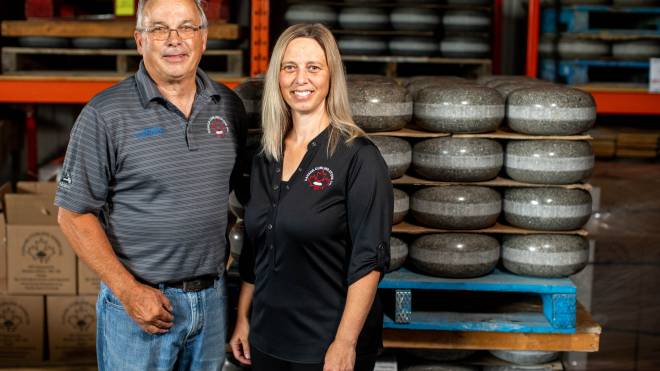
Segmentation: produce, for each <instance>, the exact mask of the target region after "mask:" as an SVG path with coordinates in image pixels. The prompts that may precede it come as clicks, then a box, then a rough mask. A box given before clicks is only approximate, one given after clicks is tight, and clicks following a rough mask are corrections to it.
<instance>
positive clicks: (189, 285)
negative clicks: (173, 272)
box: [142, 274, 218, 292]
mask: <svg viewBox="0 0 660 371" xmlns="http://www.w3.org/2000/svg"><path fill="white" fill-rule="evenodd" d="M216 279H218V278H217V277H213V276H211V275H208V274H207V275H205V276H200V277H196V278H194V279H192V280H189V281H181V282H170V283H165V288H166V289H167V288H173V289H183V292H197V291H202V290H204V289H208V288H209V287H211V286H213V285H214V283H215V280H216ZM142 284H144V285H147V286H151V287H153V288H156V289H158V288H160V284H154V283H149V282H142Z"/></svg>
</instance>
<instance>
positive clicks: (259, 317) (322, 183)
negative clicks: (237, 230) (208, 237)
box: [239, 127, 394, 363]
mask: <svg viewBox="0 0 660 371" xmlns="http://www.w3.org/2000/svg"><path fill="white" fill-rule="evenodd" d="M329 132H330V127H328V128H327V129H326V130H325V131H323V132H322V133H321V134H319V136H318V137H316V138H315V139H314V140H312V141H311V142H310V143H309V145H308V147H307V153H306V154H305V156H304V158H303V159H302V161H301V163H300V165H299V168H298V169H297V170H296V171H295V173H294V174H293V175H292V176H291V178H290V179H289V181H288V182H285V183H282V182H281V177H282V162H281V161H280V162H273V161H269V160H268V159H267V158H266V157H265V156H264V155H257V156H255V158H254V161H253V164H252V174H251V179H250V192H251V196H250V200H249V201H248V203H247V204H246V205H245V231H246V236H245V239H244V244H243V250H242V252H241V257H240V259H239V270H240V274H241V278H242V279H243V280H244V281H246V282H248V283H252V284H254V285H255V287H254V295H253V309H252V317H251V320H250V335H249V341H250V345H251V346H254V347H256V348H257V349H259V350H260V351H262V352H263V353H266V354H268V355H271V356H273V357H276V358H279V359H283V360H286V361H290V362H297V363H323V361H324V359H325V354H326V352H327V350H328V348H329V347H330V344H332V342H333V341H334V338H335V335H336V333H337V329H338V327H339V323H340V322H341V317H342V314H343V312H344V306H345V304H346V297H347V294H348V287H349V286H350V285H352V284H353V283H355V282H356V281H358V280H359V279H360V278H362V277H363V276H364V275H365V274H367V273H369V272H371V271H372V270H374V269H379V270H380V272H381V277H380V278H381V279H382V277H383V275H384V274H385V272H387V269H388V268H389V264H390V246H389V242H390V233H391V229H392V212H393V204H394V196H393V190H392V182H391V181H390V177H389V173H388V170H387V165H386V164H385V161H384V160H383V158H382V156H381V155H380V152H379V151H378V148H377V147H376V146H375V145H374V144H373V143H371V141H369V140H367V139H365V138H357V139H355V140H354V141H353V142H352V143H351V145H347V144H345V143H344V142H343V141H340V143H339V144H338V146H337V149H336V151H335V153H334V154H333V155H332V156H331V157H328V154H327V141H328V137H329ZM259 152H260V150H259V151H258V152H257V153H259ZM280 187H283V189H280ZM289 194H291V196H289ZM382 326H383V312H382V307H381V303H380V300H379V299H378V297H376V300H374V304H373V305H372V308H371V311H370V312H369V315H368V318H367V321H366V323H365V325H364V327H363V329H362V332H361V334H360V337H359V339H358V344H357V347H356V353H357V355H358V359H360V355H368V354H371V353H372V352H374V351H376V350H377V349H379V348H381V347H382Z"/></svg>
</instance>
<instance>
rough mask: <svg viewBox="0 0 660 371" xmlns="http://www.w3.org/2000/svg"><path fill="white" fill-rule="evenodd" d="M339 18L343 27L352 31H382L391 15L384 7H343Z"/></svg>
mask: <svg viewBox="0 0 660 371" xmlns="http://www.w3.org/2000/svg"><path fill="white" fill-rule="evenodd" d="M338 19H339V25H340V26H341V28H343V29H344V30H352V31H380V30H383V29H385V28H387V26H388V25H389V23H390V17H389V15H388V14H387V12H386V11H385V10H384V9H382V8H366V7H365V8H363V7H346V8H342V9H341V11H340V12H339V17H338Z"/></svg>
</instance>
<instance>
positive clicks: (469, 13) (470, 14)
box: [442, 10, 491, 32]
mask: <svg viewBox="0 0 660 371" xmlns="http://www.w3.org/2000/svg"><path fill="white" fill-rule="evenodd" d="M442 26H443V28H444V30H445V31H453V32H487V31H489V30H490V27H491V17H490V15H489V14H488V13H486V12H480V11H478V10H448V11H446V12H445V13H444V14H443V15H442Z"/></svg>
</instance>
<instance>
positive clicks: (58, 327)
mask: <svg viewBox="0 0 660 371" xmlns="http://www.w3.org/2000/svg"><path fill="white" fill-rule="evenodd" d="M96 299H97V297H96V296H93V295H82V296H47V297H46V310H47V313H48V315H47V318H48V349H49V350H50V359H51V360H52V361H63V360H66V361H70V360H73V359H89V360H95V359H96Z"/></svg>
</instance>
